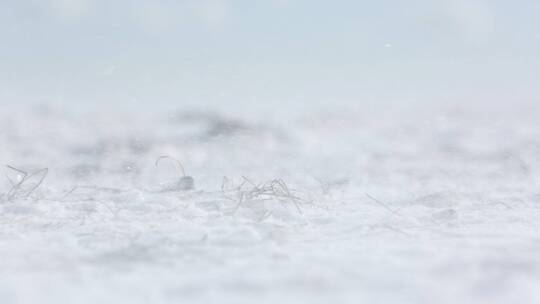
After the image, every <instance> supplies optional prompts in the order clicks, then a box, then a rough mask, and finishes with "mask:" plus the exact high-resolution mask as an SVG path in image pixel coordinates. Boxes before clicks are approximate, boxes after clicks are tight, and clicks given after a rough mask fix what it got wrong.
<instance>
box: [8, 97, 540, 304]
mask: <svg viewBox="0 0 540 304" xmlns="http://www.w3.org/2000/svg"><path fill="white" fill-rule="evenodd" d="M276 111H277V110H276ZM282 111H283V110H282ZM283 112H285V111H283ZM284 114H285V113H277V112H276V113H274V114H273V115H271V114H267V113H260V114H259V115H253V114H252V113H248V112H246V113H243V112H242V111H239V110H231V111H228V112H227V111H217V112H211V111H193V110H188V109H181V108H180V109H178V110H175V111H166V112H165V111H164V112H163V113H157V114H146V113H145V112H143V111H133V112H132V113H121V112H118V111H116V112H110V113H108V112H105V111H102V112H91V111H88V112H86V113H78V114H77V113H71V112H68V111H64V110H61V109H55V108H47V107H42V108H35V109H28V110H19V111H14V110H12V111H2V113H0V125H1V127H0V145H1V147H2V149H0V162H1V163H2V164H5V165H9V166H11V167H12V168H7V167H6V168H5V169H4V168H3V170H4V172H5V174H6V178H4V179H3V180H2V181H1V182H2V183H1V188H0V192H1V193H3V195H2V197H1V198H0V303H2V304H15V303H55V304H56V303H538V302H539V301H540V289H539V288H538V287H539V286H540V254H539V253H540V233H539V232H540V230H539V229H540V175H539V173H540V120H539V119H538V117H540V116H539V114H540V111H539V110H538V108H535V107H532V106H530V105H529V106H524V105H521V106H514V107H511V106H493V107H492V106H490V105H485V106H465V105H462V106H457V105H456V106H444V105H439V106H434V105H430V106H411V107H404V106H400V107H393V108H391V107H389V108H386V109H384V108H383V107H374V108H372V109H371V108H365V107H360V106H358V107H357V108H355V107H352V108H350V109H348V110H343V109H339V110H338V109H335V110H334V111H332V110H325V111H322V110H321V111H317V110H303V111H300V110H295V111H292V113H291V112H289V113H287V115H284ZM162 155H168V156H170V157H174V158H176V159H178V160H179V161H181V163H182V164H183V165H184V167H185V173H186V174H187V175H188V176H192V177H193V179H194V182H195V188H194V189H193V190H182V189H181V188H182V187H181V185H179V184H178V180H179V179H180V177H181V176H182V173H181V172H180V171H181V170H180V169H179V168H178V167H176V163H175V162H174V161H173V160H172V159H169V158H164V159H162V160H161V161H160V162H159V163H158V166H156V165H155V162H156V160H157V159H158V157H160V156H162ZM44 168H47V169H48V171H44V170H41V169H44ZM17 170H19V171H17ZM39 170H41V171H39ZM24 172H26V173H27V174H28V175H27V176H26V177H25V176H24ZM32 173H34V174H33V175H30V174H32ZM40 181H42V183H40ZM34 188H35V189H34Z"/></svg>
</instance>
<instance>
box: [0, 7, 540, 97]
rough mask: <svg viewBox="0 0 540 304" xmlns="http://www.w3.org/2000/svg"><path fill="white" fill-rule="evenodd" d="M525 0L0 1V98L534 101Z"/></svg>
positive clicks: (533, 23)
mask: <svg viewBox="0 0 540 304" xmlns="http://www.w3.org/2000/svg"><path fill="white" fill-rule="evenodd" d="M538 16H540V2H539V1H533V0H522V1H502V0H494V1H488V0H431V1H427V0H411V1H389V0H380V1H313V0H312V1H307V0H266V1H264V0H260V1H242V0H239V1H234V0H199V1H194V0H185V1H178V0H177V1H172V0H157V1H150V0H133V1H127V0H118V1H107V0H19V1H17V0H3V1H1V2H0V99H1V100H0V102H1V103H2V104H7V103H21V104H23V103H36V102H38V103H39V102H53V103H57V104H69V105H72V106H75V107H80V106H88V105H91V104H93V105H95V104H98V103H101V104H107V105H117V106H120V107H121V106H125V105H147V104H152V105H156V106H164V107H169V106H171V105H173V106H181V105H183V104H190V105H193V104H204V105H221V106H223V105H227V104H234V103H237V102H241V103H251V104H258V105H263V104H276V103H280V102H293V103H296V104H329V103H336V102H337V103H361V102H362V101H370V102H373V101H377V102H379V101H380V102H385V101H402V102H412V101H415V100H422V101H433V102H447V101H452V100H460V101H471V100H490V99H493V100H508V101H509V102H510V101H516V100H538V99H540V98H539V97H540V86H538V85H537V83H538V79H539V77H538V76H540V73H539V71H540V55H538V54H540V21H539V19H538Z"/></svg>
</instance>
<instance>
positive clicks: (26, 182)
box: [4, 165, 49, 201]
mask: <svg viewBox="0 0 540 304" xmlns="http://www.w3.org/2000/svg"><path fill="white" fill-rule="evenodd" d="M6 168H7V169H8V170H9V173H11V174H14V175H15V176H12V177H10V174H6V178H7V180H8V181H9V183H10V184H11V188H10V189H9V191H8V192H7V193H6V194H5V195H4V199H6V200H7V201H13V200H16V199H27V198H28V197H30V195H31V194H32V193H33V192H34V191H35V190H36V189H37V188H39V186H41V184H42V183H43V181H44V180H45V178H46V177H47V174H48V173H49V169H48V168H44V169H40V170H37V171H35V172H32V173H29V172H27V171H24V170H21V169H18V168H15V167H13V166H9V165H8V166H6Z"/></svg>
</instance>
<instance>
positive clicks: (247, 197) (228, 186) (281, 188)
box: [221, 176, 306, 213]
mask: <svg viewBox="0 0 540 304" xmlns="http://www.w3.org/2000/svg"><path fill="white" fill-rule="evenodd" d="M221 192H222V193H223V196H224V197H225V198H226V199H228V200H231V201H233V202H236V203H237V204H236V207H235V208H234V211H235V212H236V211H237V210H238V209H239V208H240V207H241V206H242V205H243V204H249V203H254V202H263V201H277V202H280V203H292V204H293V205H294V206H295V208H296V210H297V211H298V212H299V213H302V209H301V205H302V204H304V203H306V201H304V200H303V199H301V198H300V197H299V196H298V195H297V194H296V191H294V190H291V189H290V188H289V187H288V186H287V184H286V183H285V182H284V181H283V180H282V179H280V178H278V179H272V180H269V181H266V182H262V183H259V184H256V183H254V182H252V181H251V180H250V179H248V178H247V177H245V176H242V181H241V182H240V183H234V181H232V180H230V179H229V178H227V177H223V182H222V184H221Z"/></svg>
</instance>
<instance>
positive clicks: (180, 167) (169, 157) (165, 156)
mask: <svg viewBox="0 0 540 304" xmlns="http://www.w3.org/2000/svg"><path fill="white" fill-rule="evenodd" d="M164 159H169V160H171V161H173V162H174V164H175V165H176V168H177V169H178V170H179V171H180V174H181V175H182V177H184V176H186V171H185V170H184V166H183V165H182V163H181V162H180V161H179V160H178V159H176V158H174V157H171V156H169V155H162V156H160V157H158V158H157V159H156V163H155V165H156V167H157V166H158V165H159V163H160V162H161V161H162V160H164Z"/></svg>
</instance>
